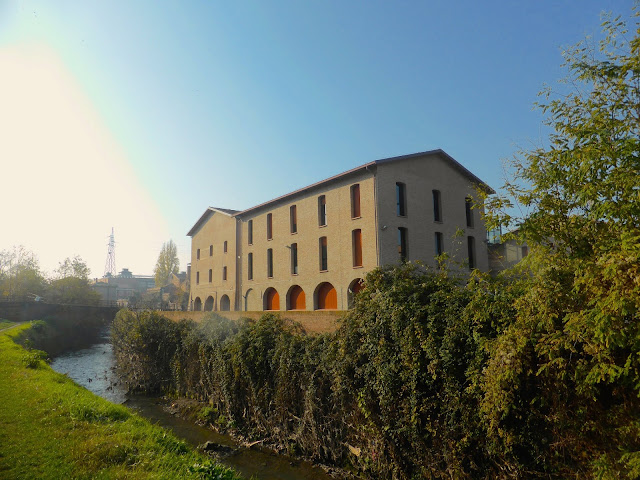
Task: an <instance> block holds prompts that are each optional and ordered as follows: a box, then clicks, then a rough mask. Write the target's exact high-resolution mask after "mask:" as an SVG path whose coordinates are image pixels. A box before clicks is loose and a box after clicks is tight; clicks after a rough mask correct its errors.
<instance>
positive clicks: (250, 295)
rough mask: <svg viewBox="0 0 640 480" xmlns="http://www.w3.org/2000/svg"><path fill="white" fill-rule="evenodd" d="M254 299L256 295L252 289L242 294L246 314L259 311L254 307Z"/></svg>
mask: <svg viewBox="0 0 640 480" xmlns="http://www.w3.org/2000/svg"><path fill="white" fill-rule="evenodd" d="M255 299H256V294H255V291H254V290H253V288H250V289H249V290H247V293H245V294H244V311H245V312H248V311H251V310H259V309H258V308H256V307H255Z"/></svg>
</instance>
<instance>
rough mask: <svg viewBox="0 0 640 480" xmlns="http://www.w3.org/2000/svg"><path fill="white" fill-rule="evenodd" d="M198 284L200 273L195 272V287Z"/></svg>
mask: <svg viewBox="0 0 640 480" xmlns="http://www.w3.org/2000/svg"><path fill="white" fill-rule="evenodd" d="M199 283H200V272H196V285H198V284H199Z"/></svg>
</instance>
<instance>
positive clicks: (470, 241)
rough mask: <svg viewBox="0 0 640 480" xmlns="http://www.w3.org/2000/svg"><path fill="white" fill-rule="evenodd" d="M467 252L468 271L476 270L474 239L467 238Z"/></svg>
mask: <svg viewBox="0 0 640 480" xmlns="http://www.w3.org/2000/svg"><path fill="white" fill-rule="evenodd" d="M467 250H468V251H469V270H473V269H474V268H476V239H475V238H473V237H467Z"/></svg>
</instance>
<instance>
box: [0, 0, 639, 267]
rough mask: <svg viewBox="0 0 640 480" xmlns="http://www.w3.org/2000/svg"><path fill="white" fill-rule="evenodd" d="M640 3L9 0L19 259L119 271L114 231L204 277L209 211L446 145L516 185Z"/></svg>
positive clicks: (132, 255)
mask: <svg viewBox="0 0 640 480" xmlns="http://www.w3.org/2000/svg"><path fill="white" fill-rule="evenodd" d="M632 5H633V1H632V0H627V1H624V0H618V1H607V0H604V1H602V0H601V1H591V0H584V1H519V2H515V1H511V2H508V1H500V2H497V1H484V2H478V1H455V2H454V1H430V2H427V1H423V2H418V1H415V2H409V1H396V2H381V1H369V2H362V1H360V2H355V1H354V2H348V1H322V2H301V1H270V2H264V1H242V2H222V1H211V0H209V1H191V2H167V1H160V2H157V1H156V2H151V1H136V2H131V1H119V0H114V1H110V2H98V1H84V2H77V1H65V0H59V1H56V2H44V1H43V2H38V1H25V2H17V1H15V2H14V1H6V0H0V74H1V73H2V72H4V73H5V75H0V92H4V98H5V102H10V103H11V105H13V107H12V108H13V109H14V110H13V111H11V110H9V109H4V123H2V115H3V114H2V113H0V126H1V125H5V126H7V125H8V126H9V128H8V129H7V128H4V135H8V136H10V138H11V139H14V141H13V145H12V147H11V148H12V149H13V150H9V147H6V146H5V147H4V150H3V147H2V145H3V144H4V145H7V143H11V142H3V141H2V136H3V131H2V130H0V162H2V163H3V164H5V165H6V164H9V163H11V164H12V165H13V166H12V167H10V170H9V172H10V175H6V176H5V179H4V180H1V182H2V183H3V184H4V185H5V188H4V189H2V191H0V202H2V204H3V205H7V204H9V205H14V206H15V208H14V209H12V210H14V211H16V212H18V214H14V215H13V216H10V217H9V219H8V220H5V221H4V222H3V224H2V225H1V226H0V250H2V249H6V248H10V247H11V246H12V245H17V244H24V245H25V246H27V247H29V248H31V249H33V250H34V251H35V253H37V254H38V256H39V257H40V260H41V264H42V265H43V268H45V270H53V268H55V266H56V265H57V262H59V261H61V260H63V259H64V258H65V257H67V256H72V255H75V254H79V255H81V256H82V257H83V258H85V260H86V261H87V262H88V264H89V266H90V267H91V269H92V273H93V276H101V275H102V273H103V270H104V264H105V259H106V252H107V247H106V243H107V238H106V237H107V236H108V234H109V233H110V231H111V227H112V226H113V227H115V230H116V232H115V233H116V241H117V242H118V243H117V246H116V261H117V265H118V269H120V268H122V267H128V268H130V269H131V270H132V271H133V272H134V273H140V274H150V273H151V271H152V269H153V266H154V264H155V261H156V259H157V255H158V252H159V250H160V247H161V245H162V242H164V241H167V240H169V239H170V238H172V239H173V240H174V241H176V243H177V244H178V246H179V249H180V257H181V258H180V259H181V264H182V267H183V268H185V267H186V263H187V262H188V261H189V245H190V242H189V238H188V237H186V236H185V234H186V232H187V231H188V230H189V228H190V227H191V226H192V225H193V224H194V223H195V222H196V220H197V219H198V218H199V216H200V215H201V214H202V213H203V212H204V210H205V209H206V208H207V207H208V206H217V207H223V208H234V209H244V208H247V207H250V206H252V205H255V204H258V203H262V202H263V201H266V200H269V199H271V198H273V197H276V196H279V195H282V194H284V193H287V192H289V191H292V190H295V189H298V188H300V187H302V186H304V185H307V184H310V183H314V182H316V181H318V180H321V179H324V178H327V177H330V176H332V175H334V174H336V173H339V172H342V171H344V170H347V169H350V168H353V167H355V166H357V165H360V164H362V163H366V162H369V161H371V160H376V159H380V158H386V157H390V156H395V155H403V154H408V153H414V152H418V151H424V150H431V149H435V148H442V149H444V150H445V151H446V152H447V153H449V154H450V155H452V156H453V157H454V158H456V159H457V160H458V161H459V162H461V163H462V164H463V165H465V166H466V167H467V168H468V169H469V170H471V171H472V172H473V173H475V174H476V175H477V176H479V177H480V178H482V179H483V180H485V181H486V182H487V183H489V184H490V185H491V186H493V187H494V188H496V189H497V188H499V187H500V186H501V185H502V182H503V179H502V169H501V165H502V160H503V159H505V158H509V157H511V156H512V155H513V154H514V152H515V151H517V149H518V147H524V148H528V147H531V146H533V145H537V144H540V143H541V142H544V138H545V133H546V132H545V130H544V128H543V127H542V125H541V116H540V113H539V112H537V111H534V110H533V109H532V106H533V103H534V102H535V101H536V99H537V93H538V92H539V91H540V90H541V88H542V86H543V84H544V83H549V84H554V83H555V82H556V80H558V79H559V78H560V77H561V76H562V70H561V68H560V65H561V63H562V57H561V50H562V47H563V46H568V45H571V44H574V43H576V42H577V41H579V40H581V39H583V38H584V37H585V36H586V35H596V36H597V35H598V34H599V31H600V23H601V18H600V14H601V12H603V11H614V12H617V13H620V14H622V15H624V16H628V15H629V13H630V11H631V6H632ZM2 69H4V70H2ZM21 69H24V71H23V72H22V70H21ZM18 70H20V71H21V72H22V73H17V72H18ZM50 71H55V72H56V74H55V75H49V74H48V72H50ZM7 72H9V73H10V75H9V74H7ZM20 75H22V76H20ZM3 78H4V79H5V80H3ZM7 78H13V83H11V84H10V83H9V81H8V80H6V79H7ZM25 79H28V80H29V81H27V80H25ZM35 92H39V94H40V95H42V96H43V98H44V100H43V99H40V100H38V101H37V102H36V101H33V102H31V100H30V99H33V98H35V97H34V96H33V95H34V93H35ZM47 99H49V100H51V102H49V100H47ZM56 99H58V100H59V101H58V102H54V100H56ZM25 103H27V104H29V105H30V106H29V109H25V108H23V104H25ZM31 103H33V105H32V104H31ZM67 106H69V107H68V108H67ZM24 112H30V113H29V116H30V118H37V119H48V120H46V121H45V120H42V121H40V123H39V126H38V125H35V123H38V122H32V121H31V120H29V118H25V119H24V121H23V122H22V123H20V124H19V125H17V124H18V123H19V122H15V121H14V119H15V117H16V115H17V114H21V113H24ZM36 126H38V128H35V127H36ZM57 129H60V133H57V132H58V130H57ZM86 129H88V130H86ZM8 131H9V132H10V133H8ZM51 132H54V134H52V133H51ZM47 135H49V136H53V137H55V138H62V139H65V140H64V141H54V139H51V138H49V140H47V141H44V140H42V141H41V140H40V138H41V136H42V138H45V137H46V136H47ZM78 138H81V139H83V141H84V142H85V144H83V147H82V148H79V147H78V148H76V146H75V145H74V147H73V149H71V150H73V152H72V151H71V150H69V149H70V148H71V147H70V146H69V143H75V142H74V139H78ZM17 139H24V140H20V141H18V140H17ZM5 140H6V139H5ZM25 144H29V145H31V146H32V144H33V145H42V148H41V149H40V150H38V148H36V147H33V148H31V146H30V147H29V148H28V149H27V150H29V152H26V153H25V152H24V151H23V150H24V149H23V146H24V145H25ZM92 145H93V146H92ZM105 152H107V153H105ZM74 155H75V156H76V157H77V158H76V160H73V159H72V157H73V156H74ZM14 158H19V161H14V160H10V159H14ZM54 166H59V168H58V169H56V168H54ZM79 166H80V167H79ZM94 166H95V168H94ZM5 171H6V169H5ZM7 185H8V186H9V187H7ZM29 186H32V188H29ZM25 192H28V193H27V194H26V195H25ZM25 197H28V199H25ZM34 217H35V218H39V219H42V217H46V218H47V219H48V220H49V221H48V223H46V225H45V229H46V234H45V235H41V234H39V231H38V230H36V229H35V227H34V223H37V222H34V221H33V218H34ZM61 217H62V218H63V220H62V221H59V219H60V218H61Z"/></svg>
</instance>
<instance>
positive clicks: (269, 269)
mask: <svg viewBox="0 0 640 480" xmlns="http://www.w3.org/2000/svg"><path fill="white" fill-rule="evenodd" d="M267 277H269V278H273V248H269V249H267Z"/></svg>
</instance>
